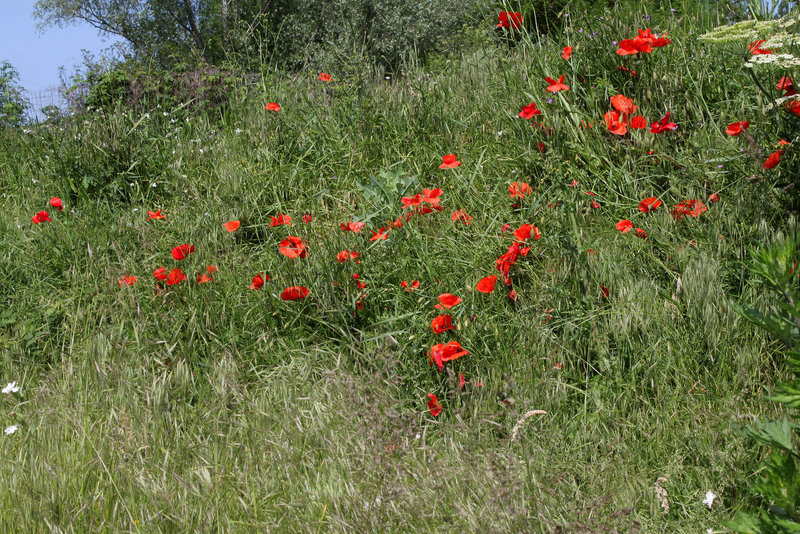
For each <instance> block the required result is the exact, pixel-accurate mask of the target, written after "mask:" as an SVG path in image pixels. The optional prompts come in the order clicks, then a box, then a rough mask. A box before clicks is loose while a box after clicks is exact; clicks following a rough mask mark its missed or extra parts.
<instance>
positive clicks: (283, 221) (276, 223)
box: [269, 213, 292, 227]
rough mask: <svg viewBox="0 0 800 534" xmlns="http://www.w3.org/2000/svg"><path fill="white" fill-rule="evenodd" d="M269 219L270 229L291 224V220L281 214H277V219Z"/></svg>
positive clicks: (271, 217)
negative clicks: (270, 220)
mask: <svg viewBox="0 0 800 534" xmlns="http://www.w3.org/2000/svg"><path fill="white" fill-rule="evenodd" d="M270 219H272V222H270V223H269V225H270V226H271V227H275V226H281V225H284V224H292V218H291V217H290V216H288V215H284V214H283V213H279V214H278V216H277V217H273V216H272V215H270Z"/></svg>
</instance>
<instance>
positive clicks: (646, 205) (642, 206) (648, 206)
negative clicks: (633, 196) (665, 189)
mask: <svg viewBox="0 0 800 534" xmlns="http://www.w3.org/2000/svg"><path fill="white" fill-rule="evenodd" d="M660 206H661V201H660V200H659V199H657V198H656V197H647V198H646V199H644V200H642V201H641V202H639V211H641V212H642V213H647V212H649V211H655V210H656V209H658V208H659V207H660Z"/></svg>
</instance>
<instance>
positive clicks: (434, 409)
mask: <svg viewBox="0 0 800 534" xmlns="http://www.w3.org/2000/svg"><path fill="white" fill-rule="evenodd" d="M503 13H505V11H504V12H503ZM428 410H430V412H431V415H432V416H434V417H439V414H440V413H442V407H441V406H440V405H439V399H438V398H437V397H436V395H434V394H433V393H428Z"/></svg>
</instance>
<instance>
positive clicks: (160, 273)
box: [153, 267, 167, 282]
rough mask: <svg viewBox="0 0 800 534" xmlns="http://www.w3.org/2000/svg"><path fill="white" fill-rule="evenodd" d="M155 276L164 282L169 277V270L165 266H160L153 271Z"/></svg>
mask: <svg viewBox="0 0 800 534" xmlns="http://www.w3.org/2000/svg"><path fill="white" fill-rule="evenodd" d="M153 276H155V277H156V280H161V281H162V282H163V281H164V280H166V279H167V270H166V269H165V268H163V267H159V268H158V269H156V270H155V271H153Z"/></svg>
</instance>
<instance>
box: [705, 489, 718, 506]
mask: <svg viewBox="0 0 800 534" xmlns="http://www.w3.org/2000/svg"><path fill="white" fill-rule="evenodd" d="M716 498H717V496H716V495H714V494H713V493H712V492H710V491H708V492H706V498H705V499H703V504H707V505H708V508H709V510H710V509H711V505H712V504H714V499H716Z"/></svg>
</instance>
